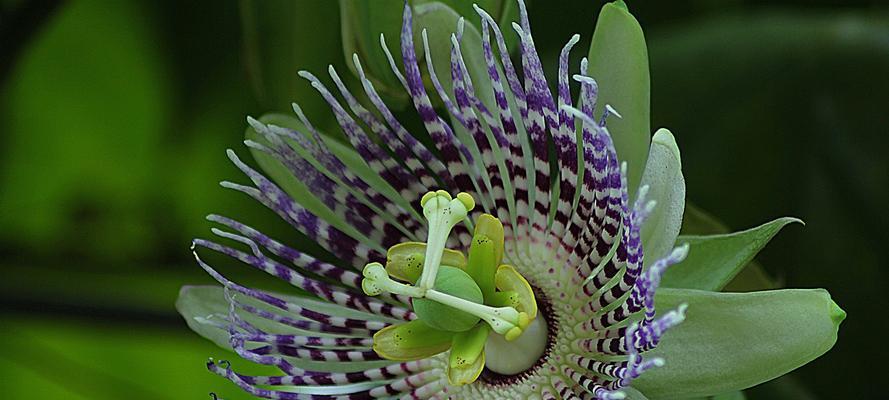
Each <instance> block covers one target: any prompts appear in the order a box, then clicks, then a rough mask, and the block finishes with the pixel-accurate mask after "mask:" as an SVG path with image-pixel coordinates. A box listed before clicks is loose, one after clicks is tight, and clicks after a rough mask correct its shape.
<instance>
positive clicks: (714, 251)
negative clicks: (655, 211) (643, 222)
mask: <svg viewBox="0 0 889 400" xmlns="http://www.w3.org/2000/svg"><path fill="white" fill-rule="evenodd" d="M793 222H799V223H802V221H800V220H799V219H796V218H790V217H785V218H778V219H776V220H774V221H771V222H768V223H765V224H763V225H760V226H758V227H755V228H751V229H748V230H746V231H741V232H735V233H730V234H721V235H707V236H680V237H679V240H678V242H680V243H688V244H689V245H691V248H690V249H689V252H688V257H687V258H686V259H685V261H683V262H681V263H679V264H678V265H675V266H673V267H671V268H670V269H668V270H667V272H666V273H665V274H664V277H663V280H662V285H663V286H665V287H673V288H687V289H701V290H712V291H718V290H721V289H722V288H723V287H725V285H726V284H728V283H729V282H730V281H731V280H732V278H734V277H735V276H736V275H737V274H738V273H739V272H740V271H741V270H742V269H743V268H744V266H746V265H747V264H748V263H749V262H750V261H751V260H753V257H755V256H756V254H757V253H759V251H760V250H762V248H763V247H765V245H766V244H767V243H768V242H769V241H770V240H771V239H772V238H773V237H774V236H775V235H776V234H777V233H778V232H779V231H780V230H781V228H783V227H784V226H786V225H787V224H790V223H793Z"/></svg>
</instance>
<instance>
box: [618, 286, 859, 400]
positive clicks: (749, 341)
mask: <svg viewBox="0 0 889 400" xmlns="http://www.w3.org/2000/svg"><path fill="white" fill-rule="evenodd" d="M682 303H687V304H688V312H687V318H686V320H685V321H684V322H683V323H681V324H679V325H678V326H676V327H674V328H672V329H671V330H669V331H668V332H667V333H666V334H665V335H664V337H663V340H662V341H661V343H660V345H659V346H658V348H657V349H655V350H653V351H651V352H648V353H645V354H646V356H647V357H663V358H664V360H665V361H666V365H665V366H663V367H661V368H655V369H652V370H649V371H647V372H646V373H645V374H643V375H642V377H640V378H639V379H638V380H636V381H634V382H633V386H634V387H636V388H637V389H639V390H640V391H642V392H643V393H645V395H646V396H649V397H652V398H657V399H665V400H669V399H684V398H694V397H703V396H712V395H717V394H722V393H726V392H730V391H733V390H740V389H744V388H748V387H751V386H754V385H757V384H759V383H762V382H766V381H768V380H771V379H774V378H776V377H778V376H781V375H783V374H786V373H787V372H790V371H792V370H794V369H796V368H798V367H800V366H802V365H804V364H806V363H808V362H809V361H812V360H814V359H815V358H817V357H818V356H820V355H822V354H824V353H825V352H826V351H827V350H829V349H830V348H831V347H833V344H834V343H835V342H836V339H837V330H838V329H839V325H840V322H842V321H843V319H844V318H845V317H846V313H845V312H844V311H843V310H842V309H840V308H839V306H837V304H836V303H834V302H833V300H831V298H830V294H828V293H827V291H825V290H823V289H785V290H772V291H765V292H753V293H715V292H706V291H700V290H689V289H667V288H664V289H661V290H659V291H658V294H657V297H656V304H657V307H658V309H659V310H662V312H665V311H667V310H670V309H674V308H676V307H677V306H678V305H679V304H682Z"/></svg>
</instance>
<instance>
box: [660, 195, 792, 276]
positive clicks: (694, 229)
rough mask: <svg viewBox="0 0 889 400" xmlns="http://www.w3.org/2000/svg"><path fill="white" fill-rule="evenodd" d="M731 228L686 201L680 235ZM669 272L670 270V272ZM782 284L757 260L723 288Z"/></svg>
mask: <svg viewBox="0 0 889 400" xmlns="http://www.w3.org/2000/svg"><path fill="white" fill-rule="evenodd" d="M729 232H730V230H729V228H728V227H727V226H726V225H725V224H724V223H723V222H722V221H720V220H718V219H717V218H716V217H714V216H713V215H711V214H710V213H708V212H707V211H704V210H703V209H701V208H700V207H698V206H696V205H695V204H693V203H691V202H686V203H685V213H683V215H682V229H681V230H680V231H679V234H680V235H713V234H722V233H729ZM668 274H669V272H668ZM781 286H782V285H781V284H780V283H779V282H778V281H776V280H775V278H772V277H771V276H770V275H769V274H768V273H767V272H766V271H765V269H763V267H762V265H760V264H759V263H757V262H756V260H753V261H750V262H749V263H748V264H747V266H745V267H742V268H741V271H739V272H738V275H736V276H735V277H734V278H733V279H732V280H731V282H729V283H728V284H726V285H725V287H723V288H722V290H723V291H726V292H755V291H758V290H769V289H777V288H779V287H781Z"/></svg>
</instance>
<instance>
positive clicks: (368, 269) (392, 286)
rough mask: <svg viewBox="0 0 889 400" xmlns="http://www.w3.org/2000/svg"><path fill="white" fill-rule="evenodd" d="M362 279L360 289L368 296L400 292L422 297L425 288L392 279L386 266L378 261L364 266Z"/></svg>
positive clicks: (405, 294)
mask: <svg viewBox="0 0 889 400" xmlns="http://www.w3.org/2000/svg"><path fill="white" fill-rule="evenodd" d="M362 274H363V275H364V280H362V281H361V289H362V290H364V293H366V294H367V295H368V296H376V295H379V294H382V293H392V294H400V295H404V296H410V297H423V296H424V294H425V292H426V290H425V289H423V288H421V287H417V286H412V285H405V284H403V283H399V282H396V281H394V280H393V279H392V278H390V277H389V273H387V272H386V268H385V267H383V264H380V263H377V262H375V263H370V264H367V265H365V266H364V271H363V272H362Z"/></svg>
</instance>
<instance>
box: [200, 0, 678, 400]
mask: <svg viewBox="0 0 889 400" xmlns="http://www.w3.org/2000/svg"><path fill="white" fill-rule="evenodd" d="M413 11H414V10H413V9H412V7H411V6H409V5H408V3H407V2H405V7H404V12H403V15H402V16H403V19H402V26H401V31H400V46H399V47H398V49H399V50H400V51H401V54H400V57H397V56H394V55H393V54H392V52H391V51H390V50H389V48H388V47H387V46H386V43H385V38H383V37H382V36H381V37H380V42H381V46H382V51H383V52H384V53H385V54H386V57H387V58H388V60H389V64H390V67H391V69H392V71H391V72H392V73H393V74H394V76H395V77H396V78H397V81H398V82H400V84H401V87H403V89H404V90H405V91H406V92H407V94H408V97H409V99H410V106H412V107H409V108H412V110H411V111H410V113H414V112H415V114H416V115H415V117H416V120H417V121H418V124H417V125H416V126H421V128H420V129H424V130H425V131H426V132H425V133H424V132H411V131H410V130H409V129H408V126H412V125H411V124H408V123H402V121H406V120H405V119H404V118H406V117H405V116H404V115H403V114H401V112H400V111H399V112H396V111H393V109H390V107H389V106H388V105H387V104H386V103H385V102H384V100H383V97H382V96H381V95H380V93H378V91H377V88H376V87H375V85H379V84H380V83H379V82H380V81H379V80H376V79H374V78H373V77H369V76H368V75H367V74H366V72H365V69H364V68H363V66H362V63H361V60H360V58H359V56H358V55H357V54H354V55H352V57H351V62H352V63H353V65H354V67H355V72H356V73H357V78H358V81H359V82H360V89H359V90H360V91H359V92H354V93H357V94H358V95H355V94H353V92H352V90H355V88H351V89H350V88H349V87H348V86H347V84H346V82H348V81H347V80H344V79H342V78H341V77H340V75H339V74H338V72H337V71H336V70H335V69H334V68H333V67H332V66H331V67H329V68H328V70H327V75H326V76H322V78H323V79H325V80H327V77H328V76H329V78H330V81H332V82H333V85H334V86H335V87H336V90H329V89H328V87H327V86H325V83H324V82H323V81H322V78H319V77H318V76H316V75H314V74H312V73H311V72H307V71H301V72H299V75H300V76H302V77H303V78H305V79H306V80H307V82H308V84H310V85H311V86H312V87H313V88H314V89H315V90H316V91H317V92H318V94H319V95H320V96H321V98H322V99H323V100H324V102H325V103H326V104H327V105H328V106H329V108H330V110H331V112H332V113H333V116H334V117H335V120H336V127H337V128H339V130H340V131H341V132H342V134H343V137H344V138H345V139H346V140H347V141H348V144H343V145H345V146H347V147H351V149H352V150H354V158H352V157H345V156H343V153H342V152H341V150H340V147H339V144H338V143H334V142H331V140H335V139H331V138H330V137H327V136H325V135H324V134H323V133H322V132H320V131H319V130H318V129H317V128H316V127H315V126H314V125H313V124H312V123H311V122H310V121H309V119H308V118H307V117H306V115H304V114H303V112H302V109H301V108H300V107H299V106H298V105H297V104H295V103H294V104H293V109H294V112H295V114H296V117H297V118H298V120H299V122H300V123H301V125H300V124H297V125H300V126H299V127H298V128H285V127H281V126H276V125H273V124H269V123H266V122H260V121H258V120H255V119H253V118H248V123H249V124H250V126H251V128H252V129H253V130H254V131H255V132H256V134H257V136H256V138H255V139H253V140H247V141H245V144H246V145H247V146H248V147H249V148H251V149H252V151H254V152H255V154H261V155H263V158H262V161H273V162H276V163H277V164H279V166H280V167H283V171H284V172H286V173H289V175H290V176H291V177H292V178H293V179H294V180H296V181H298V182H299V183H301V185H302V186H298V187H304V188H305V189H307V191H308V193H303V194H306V195H311V196H312V197H314V200H317V201H306V199H307V197H304V196H301V195H295V194H294V193H296V192H294V190H295V189H294V188H293V185H290V182H284V181H281V180H279V179H280V178H281V177H280V176H279V174H275V175H273V178H274V180H273V179H270V178H268V177H266V176H265V175H263V174H262V173H260V172H258V171H257V170H255V169H254V168H253V167H251V166H250V165H248V163H245V162H244V161H242V160H241V159H240V158H239V157H238V156H237V155H236V154H235V152H234V151H232V150H229V151H228V156H229V158H230V159H231V161H232V162H233V163H234V165H235V166H236V167H237V168H238V169H239V170H240V171H241V172H242V173H243V174H244V176H246V178H247V180H248V181H249V183H250V184H249V185H248V184H242V183H233V182H223V183H222V186H223V187H226V188H229V189H232V190H235V191H238V192H241V193H244V194H246V195H248V196H250V197H251V198H253V199H255V200H256V201H258V202H259V203H261V204H263V205H264V206H265V207H267V208H268V209H269V210H271V211H272V212H274V213H275V214H276V215H277V216H278V217H280V218H281V219H282V220H283V221H285V222H286V223H287V224H289V225H290V226H291V227H292V228H293V229H295V230H297V231H298V232H300V234H301V235H302V236H304V237H305V238H307V239H308V240H310V241H311V242H312V246H308V247H303V246H301V245H297V244H294V243H299V240H298V239H297V240H294V239H293V238H272V237H270V236H268V235H266V234H264V233H262V232H260V231H259V230H257V229H255V228H253V227H251V226H249V225H247V224H245V223H243V222H240V221H239V220H236V219H233V218H229V217H224V216H220V215H210V216H208V217H207V219H208V221H210V222H212V223H213V224H215V226H216V227H214V228H212V229H211V233H212V234H213V235H214V236H215V237H214V238H212V239H209V238H196V239H194V240H193V242H192V249H193V252H194V257H195V259H196V261H197V263H198V265H199V266H200V267H201V268H203V269H204V270H205V271H206V272H207V273H208V274H209V275H210V276H211V277H212V278H213V279H215V280H216V281H217V282H218V283H219V284H220V285H222V287H223V288H224V291H223V294H224V300H225V303H223V304H226V305H227V308H228V310H227V312H224V313H223V312H218V313H215V314H212V315H209V316H202V317H201V318H202V323H204V324H206V325H207V326H209V327H212V328H213V329H217V330H219V331H220V333H222V335H223V336H222V337H223V338H226V339H227V344H228V346H229V347H230V348H231V349H232V350H233V351H234V352H235V354H237V355H238V356H239V357H240V358H242V359H243V360H245V361H247V362H252V363H256V364H262V365H267V366H271V367H274V368H276V369H278V370H279V371H280V372H281V373H283V375H269V376H252V375H245V374H242V373H238V372H235V370H234V368H233V367H232V365H231V363H230V362H228V361H216V360H212V359H211V360H210V361H209V362H207V365H206V366H207V368H208V369H209V370H210V371H211V372H213V373H215V374H217V375H219V376H222V377H224V378H226V379H228V380H229V381H231V382H232V383H234V384H235V385H236V386H238V387H239V388H241V389H243V390H244V391H245V392H247V393H249V394H251V395H254V396H256V397H260V398H268V399H374V398H411V399H428V398H455V396H456V398H460V397H459V395H457V394H452V393H462V392H459V391H457V390H456V389H455V388H454V387H451V386H450V385H449V384H448V381H447V378H446V373H445V370H444V368H445V366H444V365H443V364H442V363H441V360H436V359H432V358H430V359H422V360H418V361H409V362H401V361H391V360H383V359H381V357H380V356H379V355H378V354H377V353H376V352H374V351H373V335H374V334H375V333H376V332H378V331H380V330H381V329H383V328H385V327H387V326H390V325H392V324H397V323H400V322H404V321H411V320H414V319H416V318H417V316H416V314H415V313H414V312H413V310H412V305H411V299H410V298H408V297H406V296H401V295H392V294H382V295H380V296H375V297H369V296H367V295H365V294H364V293H363V292H362V290H361V283H362V279H363V277H362V275H361V272H360V271H361V269H362V268H363V267H364V266H365V265H366V264H368V263H371V262H385V261H386V251H387V249H388V248H389V247H390V246H393V245H395V244H397V243H402V242H406V241H423V240H424V239H425V238H426V236H427V230H426V227H425V221H424V218H423V215H422V210H421V207H420V206H419V199H420V198H421V196H423V195H424V194H425V193H426V192H428V191H433V190H438V189H445V190H447V191H448V192H450V193H452V194H454V193H457V192H461V191H462V192H467V193H470V194H471V195H472V196H473V197H474V198H475V199H476V201H477V206H476V208H475V210H473V214H472V216H471V218H472V219H474V218H475V217H477V216H478V215H480V214H481V213H482V212H486V213H490V214H493V215H495V216H496V217H497V218H498V219H499V220H500V221H501V222H502V223H503V226H504V230H505V253H504V260H505V261H504V263H506V262H509V263H512V264H515V266H516V268H517V269H518V270H520V272H521V273H522V274H523V275H524V276H526V277H527V278H528V279H529V281H530V282H531V283H532V285H534V284H535V283H538V284H539V283H541V282H544V281H547V282H549V283H550V284H553V286H554V287H557V288H559V289H558V290H559V291H560V292H559V293H560V294H561V297H559V298H558V300H555V301H557V302H561V303H555V304H554V305H556V306H558V308H559V309H567V310H569V311H570V312H572V313H573V316H572V318H574V319H573V320H571V322H572V324H573V325H571V326H570V327H567V328H571V329H573V333H572V335H571V336H570V337H569V338H568V339H566V340H567V343H563V344H562V345H560V347H559V348H558V349H556V350H552V351H558V352H560V353H559V354H558V355H559V357H558V360H559V363H557V364H548V365H547V368H549V369H548V371H549V373H551V375H550V376H547V377H546V381H545V382H544V383H543V384H542V385H539V386H535V388H534V389H531V390H532V391H533V392H534V393H533V394H534V396H532V397H533V398H543V399H553V400H555V399H600V400H609V399H616V398H620V396H621V393H620V389H621V388H625V387H627V386H629V385H630V384H631V383H632V381H633V379H635V378H637V377H639V376H640V375H641V374H642V373H643V372H644V371H646V370H647V369H649V368H653V367H657V366H660V365H661V364H663V363H664V362H665V360H660V359H658V358H650V357H647V356H644V353H645V352H646V351H648V350H651V349H654V348H655V347H656V346H657V345H658V343H659V342H660V341H661V339H662V338H663V335H664V334H665V332H666V331H667V330H668V329H669V328H671V327H672V326H675V325H676V324H678V323H680V322H682V321H683V320H684V318H685V306H681V307H679V308H678V309H676V310H670V311H668V312H661V313H658V312H656V310H655V303H654V294H655V292H656V290H657V288H658V286H659V284H660V279H661V276H662V274H663V273H664V271H665V270H666V269H667V268H669V267H670V266H672V265H675V264H677V263H679V262H681V261H682V260H684V259H685V256H686V254H687V252H688V251H689V249H688V247H687V246H679V247H677V248H675V249H674V250H673V251H672V252H671V253H670V254H668V255H667V256H665V257H663V258H662V259H660V260H648V261H649V262H648V263H646V264H647V265H646V267H645V268H643V262H644V261H645V257H644V249H643V244H642V237H641V230H642V227H643V224H644V223H645V220H646V217H647V216H648V215H649V214H650V213H651V212H652V209H653V207H655V206H656V205H655V204H654V203H653V202H651V201H649V200H648V199H647V198H646V193H647V188H645V187H642V188H639V190H638V193H639V194H638V195H637V196H636V198H635V199H631V198H630V196H629V193H630V192H631V189H632V188H629V187H628V186H627V185H628V184H627V168H628V167H627V165H626V163H622V162H621V160H620V158H619V154H617V150H616V149H615V146H614V143H613V141H612V137H611V135H610V133H609V130H608V128H607V126H606V122H607V120H608V119H609V118H616V117H620V115H619V114H617V112H616V111H615V110H613V109H612V108H610V106H608V105H607V104H603V105H604V107H602V108H603V109H604V111H603V112H602V113H601V114H599V115H595V114H594V113H595V109H596V106H597V102H599V98H598V95H599V84H600V82H597V81H596V80H595V79H594V78H593V77H592V76H589V75H588V72H589V71H588V67H589V62H588V60H587V59H586V58H583V59H582V60H581V61H580V65H579V68H577V67H572V63H571V57H570V55H571V50H572V49H573V48H574V47H575V45H577V44H578V43H580V40H581V38H580V37H579V35H574V36H572V37H571V38H570V39H569V40H568V42H567V43H566V44H565V45H564V47H563V48H562V50H561V52H560V53H559V57H558V65H557V68H558V70H557V74H556V77H557V82H556V84H555V85H554V86H555V92H553V91H551V90H550V85H549V84H548V82H547V80H546V77H545V74H544V70H543V65H542V64H541V62H540V57H539V56H538V54H537V50H536V46H535V43H534V40H533V38H532V36H531V27H530V23H529V19H528V14H527V10H526V7H525V4H524V2H523V1H521V0H519V1H518V11H519V13H518V14H519V15H518V16H519V18H518V21H517V23H512V24H511V29H512V30H513V31H514V33H515V34H516V35H517V37H518V46H517V48H518V54H516V58H515V59H516V60H517V61H518V62H521V71H519V70H518V68H516V66H515V65H513V61H512V59H511V55H510V52H509V48H508V47H507V45H506V40H505V38H504V32H503V31H502V26H504V24H506V25H505V26H509V25H510V24H509V21H505V22H501V23H500V24H498V23H497V21H495V19H494V18H493V17H492V16H491V15H489V14H488V13H487V12H486V11H485V10H482V9H481V8H479V7H477V6H476V7H475V11H476V13H477V14H478V15H477V16H472V17H475V18H478V21H479V22H480V25H479V26H480V27H481V29H480V30H479V31H478V32H476V31H475V29H476V26H475V25H472V24H467V23H466V22H467V21H464V20H463V19H460V21H459V22H458V24H457V25H456V26H454V31H453V34H451V35H447V37H446V38H445V37H436V38H435V39H436V40H448V41H449V43H448V44H449V45H450V52H449V53H448V54H447V55H448V56H449V59H448V60H447V61H449V62H448V63H447V64H439V67H441V66H442V65H446V66H447V67H446V68H440V69H443V70H439V71H436V69H435V68H434V66H433V61H434V60H433V54H438V53H435V50H434V49H435V47H434V46H432V45H430V42H429V41H430V37H429V32H433V31H427V30H425V29H422V27H415V26H414V24H415V20H414V15H413ZM466 17H470V16H466ZM415 28H418V29H415ZM470 30H472V32H471V33H472V34H473V35H477V34H478V35H479V36H473V37H480V38H481V45H480V46H478V43H477V42H476V41H474V40H466V39H467V38H468V37H469V36H468V35H469V33H470ZM435 32H437V31H435ZM492 32H493V34H492ZM510 33H513V32H510ZM437 34H440V32H437ZM417 43H420V44H422V46H420V47H417V48H415V44H417ZM433 44H435V43H433ZM495 46H496V49H495ZM420 49H422V53H423V54H422V56H423V59H422V60H418V55H417V52H418V51H420ZM399 61H400V63H399ZM399 64H400V65H399ZM476 67H481V69H477V68H476ZM573 68H576V69H573ZM574 72H577V73H576V74H575V73H574ZM443 77H444V78H450V80H447V79H445V80H442V79H441V78H443ZM601 83H602V84H603V85H606V84H607V82H601ZM427 85H429V87H430V88H427ZM572 85H579V89H580V91H579V96H578V97H577V98H576V99H573V98H572V96H571V88H572ZM388 89H391V88H387V90H388ZM429 90H431V91H432V96H436V97H437V99H433V98H430V94H429V93H428V91H429ZM382 92H383V93H388V92H386V91H382ZM361 93H363V94H364V95H361ZM575 107H576V108H575ZM407 118H409V117H407ZM426 134H428V137H427V135H426ZM420 138H423V139H420ZM427 145H428V146H429V147H427ZM551 150H552V151H551ZM265 156H268V157H265ZM341 157H343V158H341ZM356 163H357V164H356ZM263 166H264V167H265V166H266V165H265V164H263ZM632 167H633V168H640V167H641V166H636V165H634V166H632ZM359 169H360V170H359ZM377 178H379V179H377ZM381 183H382V184H381ZM288 190H289V192H288ZM297 194H299V193H297ZM471 239H472V236H471V234H470V230H469V228H468V227H467V226H464V225H463V224H459V225H458V226H456V227H455V228H454V230H453V235H452V237H451V238H450V239H449V241H448V246H452V247H453V248H458V249H466V248H468V247H469V243H470V241H471ZM218 259H227V260H230V261H235V262H237V263H239V264H244V265H246V266H248V267H250V268H253V269H255V270H259V271H262V272H264V273H265V274H267V275H269V276H271V277H274V278H275V279H277V280H279V281H282V282H284V283H287V284H289V285H290V286H292V287H293V288H294V289H295V290H296V291H297V292H298V294H299V295H298V296H292V295H290V296H289V295H284V294H279V293H276V292H271V291H266V290H261V289H258V288H251V287H247V286H244V285H242V284H239V283H236V282H234V281H232V280H230V279H229V278H227V277H226V275H223V273H222V272H220V271H223V270H224V269H222V267H219V268H217V267H216V266H215V262H216V260H218ZM208 261H213V262H214V266H211V263H210V262H208ZM560 285H561V286H560ZM536 286H538V287H537V289H541V287H539V286H541V285H536ZM551 297H553V298H555V297H556V296H551ZM563 328H565V327H563ZM223 342H225V339H223ZM565 348H568V349H569V350H567V351H566V350H564V349H565ZM666 361H667V362H668V361H669V360H666ZM294 387H299V390H296V391H294V390H293V389H294ZM214 396H215V395H214Z"/></svg>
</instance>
